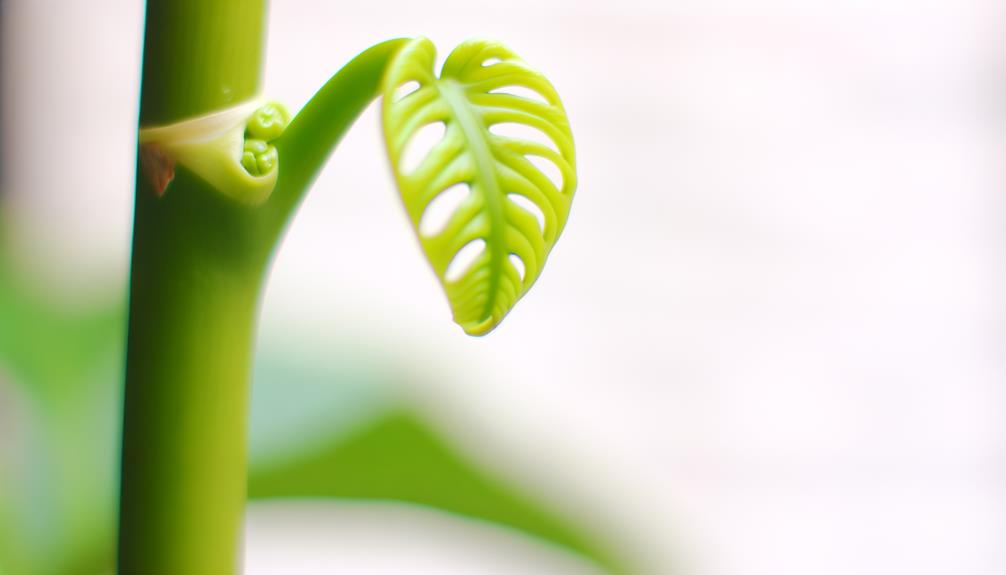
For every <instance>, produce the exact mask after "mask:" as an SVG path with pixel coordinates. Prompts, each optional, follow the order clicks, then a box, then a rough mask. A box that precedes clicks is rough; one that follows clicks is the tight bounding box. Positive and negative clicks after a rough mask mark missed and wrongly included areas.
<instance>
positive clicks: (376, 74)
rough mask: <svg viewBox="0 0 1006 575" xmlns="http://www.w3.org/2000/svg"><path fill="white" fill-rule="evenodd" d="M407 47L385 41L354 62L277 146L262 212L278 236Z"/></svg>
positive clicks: (309, 105) (304, 111)
mask: <svg viewBox="0 0 1006 575" xmlns="http://www.w3.org/2000/svg"><path fill="white" fill-rule="evenodd" d="M406 42H408V40H406V39H396V40H388V41H386V42H382V43H380V44H377V45H375V46H373V47H371V48H369V49H367V50H365V51H364V52H362V53H361V54H360V55H358V56H356V57H355V58H353V60H351V61H350V62H349V63H348V64H346V65H345V66H344V67H343V68H342V69H341V70H339V71H338V72H337V73H336V74H335V75H334V76H332V79H330V80H329V81H328V82H327V83H326V84H325V85H324V86H323V87H322V88H321V89H320V90H318V93H316V94H315V95H314V97H312V98H311V100H310V101H309V102H308V103H307V105H305V106H304V108H303V109H302V110H301V111H300V113H298V114H297V116H296V117H294V119H293V121H291V122H290V125H289V126H287V128H286V131H285V132H283V135H282V136H280V138H279V139H278V140H276V142H275V144H276V149H277V151H278V152H279V161H280V164H279V180H278V182H277V183H276V189H275V190H273V193H272V196H270V198H269V201H268V203H267V209H268V210H269V211H270V212H271V217H272V220H273V223H274V225H275V226H276V233H277V234H278V233H280V232H281V231H282V229H283V227H285V225H286V222H287V220H288V219H289V218H290V216H291V214H292V213H293V211H294V210H295V209H296V207H297V205H298V204H300V202H301V200H302V199H303V197H304V195H305V193H306V192H307V190H308V188H310V186H311V183H312V182H313V181H314V179H315V178H316V177H317V176H318V172H320V171H321V168H322V166H324V164H325V161H326V160H327V159H328V157H329V156H330V155H331V154H332V152H333V151H335V148H336V146H338V145H339V141H340V140H342V137H343V136H344V135H345V134H346V131H347V130H349V128H350V126H352V125H353V122H355V121H356V119H357V118H358V117H359V116H360V114H361V113H363V110H364V109H366V107H367V106H368V105H369V104H370V103H371V102H372V101H373V100H374V98H376V97H377V95H378V94H379V92H380V87H381V80H382V78H383V76H384V69H385V67H386V66H387V63H388V61H389V60H390V59H391V58H392V57H393V56H394V55H395V53H396V52H397V51H398V49H399V48H401V47H402V46H403V45H404V44H405V43H406Z"/></svg>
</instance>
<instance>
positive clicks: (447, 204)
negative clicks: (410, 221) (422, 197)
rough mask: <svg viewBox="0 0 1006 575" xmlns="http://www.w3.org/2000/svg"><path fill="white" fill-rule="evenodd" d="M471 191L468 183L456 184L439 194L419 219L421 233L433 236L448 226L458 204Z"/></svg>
mask: <svg viewBox="0 0 1006 575" xmlns="http://www.w3.org/2000/svg"><path fill="white" fill-rule="evenodd" d="M470 193H471V188H469V187H468V184H466V183H460V184H454V185H453V186H451V187H449V188H447V189H446V190H444V191H442V192H440V193H439V194H437V197H435V198H433V200H432V201H430V203H429V204H428V205H427V206H426V210H425V211H424V212H423V217H422V219H420V220H419V234H420V235H422V236H425V237H431V236H435V235H437V234H439V233H440V232H442V231H443V230H444V228H445V227H447V222H449V221H450V220H451V216H453V215H454V212H456V211H457V209H458V206H460V205H461V203H462V202H464V201H465V199H466V198H467V197H468V194H470Z"/></svg>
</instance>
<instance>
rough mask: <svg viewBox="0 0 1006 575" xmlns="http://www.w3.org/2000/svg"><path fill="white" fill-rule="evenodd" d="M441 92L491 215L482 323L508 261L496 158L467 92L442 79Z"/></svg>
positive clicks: (490, 307)
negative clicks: (473, 163)
mask: <svg viewBox="0 0 1006 575" xmlns="http://www.w3.org/2000/svg"><path fill="white" fill-rule="evenodd" d="M438 88H439V90H440V93H441V95H443V97H444V101H446V102H447V105H448V107H449V108H450V110H451V115H452V116H453V117H454V118H455V119H456V120H457V122H458V126H459V127H460V128H461V134H462V136H463V137H464V138H465V140H466V141H467V142H468V146H467V149H468V150H469V151H470V152H471V154H472V157H473V158H474V160H475V178H474V179H476V180H478V183H479V185H478V186H477V187H478V189H479V190H481V192H482V195H483V197H484V198H485V202H486V212H487V213H488V215H489V233H488V234H487V237H486V238H484V239H485V244H486V245H485V249H486V250H488V251H489V296H488V299H487V300H486V305H485V308H484V309H483V311H482V314H481V317H480V318H479V320H480V321H481V320H484V319H486V318H487V317H491V316H492V310H493V305H494V304H495V303H496V298H497V297H498V290H499V282H500V277H501V276H502V273H503V269H502V268H503V261H504V259H505V257H506V254H505V253H504V252H505V251H506V250H505V249H504V248H505V245H504V244H505V240H506V238H505V236H504V214H503V193H502V191H501V190H500V185H499V181H498V179H497V178H496V176H495V175H496V166H495V158H494V157H493V154H492V151H491V150H490V149H489V144H488V142H486V137H485V134H486V132H487V131H488V130H487V128H486V127H485V126H484V125H483V123H482V119H481V118H479V117H478V115H476V114H475V112H474V111H473V110H472V104H471V102H469V101H468V98H467V97H466V96H465V93H464V88H463V87H462V85H461V84H460V83H458V82H457V81H456V80H453V79H450V78H442V79H441V81H440V82H439V83H438ZM473 191H474V187H473Z"/></svg>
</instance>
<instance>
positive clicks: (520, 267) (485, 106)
mask: <svg viewBox="0 0 1006 575" xmlns="http://www.w3.org/2000/svg"><path fill="white" fill-rule="evenodd" d="M435 59H436V49H435V48H434V47H433V44H432V43H431V42H430V41H429V40H427V39H425V38H419V39H416V40H413V41H411V42H410V43H409V44H407V45H406V46H404V47H403V48H402V49H401V50H400V51H399V52H398V54H397V56H396V57H395V59H394V61H393V62H392V63H391V64H390V65H389V67H388V70H387V73H386V75H385V78H384V85H383V96H384V104H383V120H384V134H385V140H386V143H387V148H388V155H389V157H390V160H391V167H392V170H393V171H394V174H395V179H396V181H397V183H398V188H399V191H400V193H401V196H402V200H403V201H404V203H405V208H406V210H407V211H408V214H409V217H410V219H411V220H412V223H413V226H414V227H415V230H416V232H417V234H418V236H419V239H420V243H421V244H422V247H423V250H424V251H425V253H426V257H427V258H428V259H429V261H430V264H432V266H433V270H434V271H435V272H436V274H437V277H438V278H439V279H440V282H441V284H442V285H443V287H444V291H445V292H446V293H447V297H448V299H449V301H450V304H451V308H452V311H453V314H454V320H455V321H456V322H457V323H458V324H460V325H461V327H462V328H463V329H464V330H465V331H466V332H467V333H469V334H472V335H482V334H485V333H487V332H489V331H490V330H492V329H493V328H494V327H495V326H496V325H497V324H498V323H499V322H500V320H502V319H503V317H504V316H505V315H506V314H507V312H509V311H510V309H511V308H512V307H513V306H514V304H515V303H516V302H517V300H518V299H520V298H521V296H523V295H524V294H525V293H526V292H527V290H528V288H530V287H531V285H532V284H533V283H534V281H535V280H536V279H537V278H538V275H539V274H540V273H541V269H542V266H543V265H544V264H545V258H546V257H547V256H548V253H549V251H550V250H551V249H552V246H553V245H554V244H555V241H556V239H557V238H558V237H559V234H560V233H561V232H562V228H563V226H564V225H565V223H566V217H567V216H568V214H569V208H570V202H571V200H572V199H573V191H574V190H575V189H576V172H575V165H576V162H575V157H574V149H573V135H572V134H571V133H570V129H569V122H568V120H567V118H566V112H565V110H564V109H563V107H562V103H561V102H560V101H559V96H558V94H557V93H556V91H555V89H554V88H553V87H552V85H551V83H549V81H548V80H546V79H545V77H544V76H542V75H541V74H540V73H538V72H537V71H535V70H534V69H532V68H531V67H530V66H528V65H527V64H526V63H525V62H524V61H523V60H521V59H520V58H519V57H518V56H517V55H516V54H514V53H513V52H511V51H510V50H509V49H508V48H506V47H505V46H503V45H501V44H499V43H496V42H490V41H484V40H474V41H469V42H466V43H464V44H462V45H460V46H459V47H458V48H457V49H455V50H454V52H452V53H451V55H450V56H449V57H448V58H447V60H446V62H445V63H444V67H443V70H442V72H441V75H440V77H439V78H437V77H436V75H435V74H434V69H433V67H434V61H435ZM438 129H439V131H440V132H441V133H442V136H441V137H440V138H439V140H437V141H436V143H435V144H433V145H432V146H431V147H429V148H428V152H427V151H426V150H425V149H423V143H424V142H423V140H424V134H426V133H429V132H430V131H431V130H438ZM438 135H439V134H438ZM434 140H436V138H434ZM417 150H418V152H417Z"/></svg>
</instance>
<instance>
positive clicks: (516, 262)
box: [510, 254, 526, 282]
mask: <svg viewBox="0 0 1006 575" xmlns="http://www.w3.org/2000/svg"><path fill="white" fill-rule="evenodd" d="M510 265H512V266H513V267H514V269H515V270H517V275H519V276H520V281H522V282H523V281H524V273H525V271H526V270H525V269H524V260H522V259H520V256H519V255H517V254H510Z"/></svg>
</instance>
